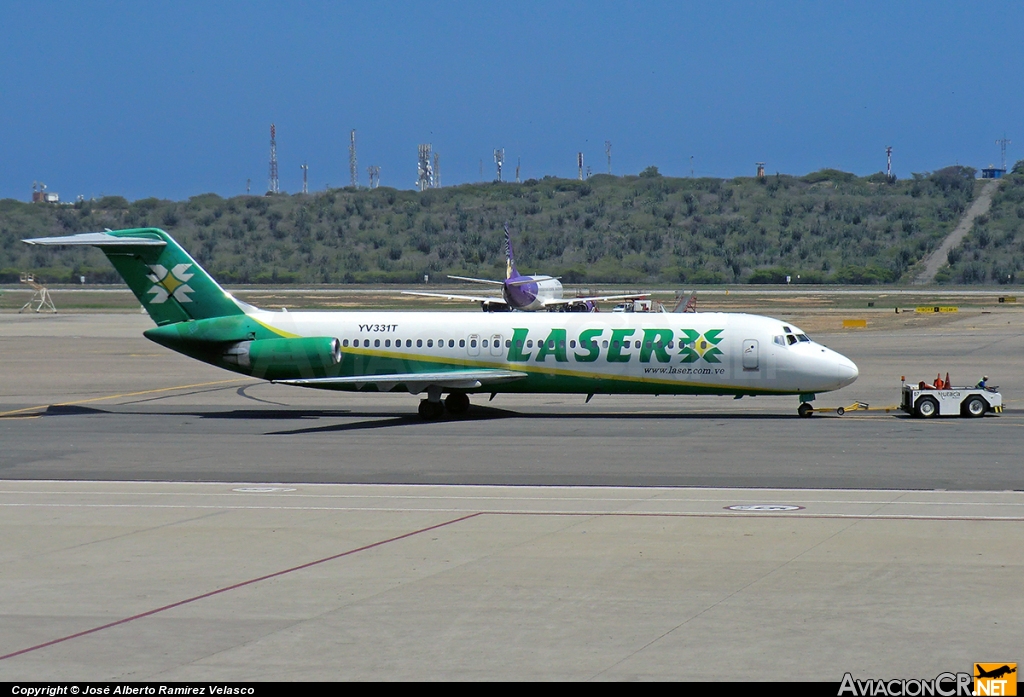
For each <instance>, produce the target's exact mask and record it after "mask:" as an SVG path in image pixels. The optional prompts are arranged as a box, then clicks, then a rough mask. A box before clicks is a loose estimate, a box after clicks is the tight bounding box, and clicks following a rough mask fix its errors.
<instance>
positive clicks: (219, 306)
mask: <svg viewBox="0 0 1024 697" xmlns="http://www.w3.org/2000/svg"><path fill="white" fill-rule="evenodd" d="M25 242H27V243H29V244H43V245H60V246H67V245H76V246H79V245H87V246H91V247H98V248H100V249H101V250H103V253H104V254H106V255H107V258H108V259H110V262H111V263H112V264H113V265H114V268H115V269H117V272H118V273H119V274H121V277H122V278H123V279H124V281H125V283H127V284H128V287H129V288H131V289H132V292H133V293H135V297H136V298H138V299H139V302H140V303H142V306H143V307H144V308H146V311H147V312H149V316H150V317H152V318H153V321H154V322H156V323H157V324H158V325H164V324H171V323H173V322H183V321H186V320H190V319H209V318H212V317H228V316H232V315H243V314H245V309H246V308H248V306H247V305H245V303H241V302H239V301H238V300H235V299H234V298H233V297H232V296H231V294H230V293H228V292H226V291H225V290H224V289H223V288H221V287H220V286H219V285H217V282H216V281H214V280H213V279H212V278H210V275H209V274H207V273H206V271H205V270H203V268H202V267H201V266H200V265H199V264H198V263H196V260H195V259H193V258H192V257H191V256H189V254H188V252H186V251H185V250H184V249H182V248H181V246H180V245H178V243H177V242H175V241H174V238H172V237H171V236H170V235H168V234H167V233H166V232H164V231H163V230H159V229H157V228H135V229H131V230H108V231H107V232H90V233H85V234H82V235H69V236H67V237H42V238H37V239H33V240H25Z"/></svg>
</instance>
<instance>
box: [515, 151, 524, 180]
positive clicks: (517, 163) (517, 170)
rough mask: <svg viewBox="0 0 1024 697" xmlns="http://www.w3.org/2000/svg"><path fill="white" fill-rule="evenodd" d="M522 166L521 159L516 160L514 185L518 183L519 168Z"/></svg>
mask: <svg viewBox="0 0 1024 697" xmlns="http://www.w3.org/2000/svg"><path fill="white" fill-rule="evenodd" d="M522 164H523V158H521V157H517V158H516V184H518V183H519V166H520V165H522Z"/></svg>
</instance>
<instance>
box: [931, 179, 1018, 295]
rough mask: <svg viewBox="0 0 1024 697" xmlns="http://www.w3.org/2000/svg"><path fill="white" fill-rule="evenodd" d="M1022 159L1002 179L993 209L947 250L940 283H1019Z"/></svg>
mask: <svg viewBox="0 0 1024 697" xmlns="http://www.w3.org/2000/svg"><path fill="white" fill-rule="evenodd" d="M1022 232H1024V160H1020V161H1019V162H1017V164H1016V165H1015V166H1014V168H1013V170H1012V172H1011V173H1010V174H1008V175H1007V176H1006V177H1004V178H1003V181H1002V182H1000V184H999V188H998V189H997V190H996V193H995V195H994V196H993V197H992V208H991V209H989V212H988V213H987V214H986V215H983V216H980V217H979V218H978V219H976V220H975V221H974V228H973V229H972V230H971V231H970V232H969V233H968V234H967V236H966V237H965V238H964V240H963V242H961V243H960V245H958V246H956V247H954V248H952V249H951V250H949V253H948V254H947V255H946V256H947V261H948V262H949V267H948V268H945V269H942V270H941V271H939V273H938V275H937V276H936V278H935V280H936V281H938V282H939V283H960V284H975V283H990V284H991V283H999V284H1007V283H1019V282H1020V280H1021V278H1020V276H1021V270H1022V269H1024V234H1021V233H1022Z"/></svg>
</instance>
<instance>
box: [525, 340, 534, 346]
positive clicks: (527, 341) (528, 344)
mask: <svg viewBox="0 0 1024 697" xmlns="http://www.w3.org/2000/svg"><path fill="white" fill-rule="evenodd" d="M526 348H533V339H527V340H526Z"/></svg>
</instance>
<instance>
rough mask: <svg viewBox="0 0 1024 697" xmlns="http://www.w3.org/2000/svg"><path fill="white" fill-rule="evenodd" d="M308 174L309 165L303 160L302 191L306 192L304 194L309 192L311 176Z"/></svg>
mask: <svg viewBox="0 0 1024 697" xmlns="http://www.w3.org/2000/svg"><path fill="white" fill-rule="evenodd" d="M308 174H309V165H307V164H306V163H305V162H303V163H302V193H304V194H308V193H309V177H308V176H307V175H308Z"/></svg>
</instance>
